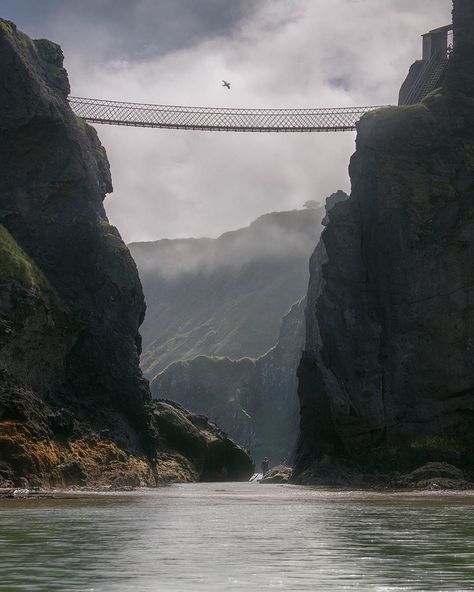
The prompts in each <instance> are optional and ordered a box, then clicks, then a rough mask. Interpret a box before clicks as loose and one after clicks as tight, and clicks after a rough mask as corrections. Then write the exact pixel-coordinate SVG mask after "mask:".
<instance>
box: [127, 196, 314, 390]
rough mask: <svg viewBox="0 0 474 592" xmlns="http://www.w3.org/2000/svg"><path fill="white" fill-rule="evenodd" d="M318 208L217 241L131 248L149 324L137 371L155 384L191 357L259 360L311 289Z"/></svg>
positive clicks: (265, 219) (270, 217)
mask: <svg viewBox="0 0 474 592" xmlns="http://www.w3.org/2000/svg"><path fill="white" fill-rule="evenodd" d="M323 214H324V209H323V208H317V209H309V210H294V211H290V212H275V213H272V214H267V215H265V216H262V217H260V218H258V219H257V220H256V221H255V222H253V223H252V224H251V225H250V226H249V227H247V228H242V229H240V230H236V231H233V232H227V233H225V234H223V235H222V236H220V237H219V238H217V239H207V238H203V239H179V240H161V241H157V242H154V243H136V244H132V245H130V249H131V252H132V254H133V256H134V258H135V260H136V262H137V266H138V269H139V272H140V277H141V280H142V282H143V286H144V291H145V298H146V302H147V307H148V308H147V317H146V319H145V322H144V325H143V329H142V332H143V349H144V351H143V355H142V368H143V371H144V373H145V375H146V376H147V377H148V378H150V379H152V378H154V377H155V376H156V374H158V373H159V372H161V371H162V370H164V368H166V366H168V365H169V364H171V363H173V362H177V361H181V360H189V359H192V358H195V357H196V356H200V355H206V356H224V357H228V358H230V359H233V360H238V359H240V358H242V357H244V356H249V357H251V358H257V357H259V356H262V355H263V354H265V353H266V352H267V351H268V350H269V349H270V348H271V347H273V346H274V344H275V343H276V340H277V338H278V331H279V328H280V323H281V319H282V318H283V316H284V315H285V314H286V313H287V312H288V310H289V309H290V307H291V306H292V305H293V304H294V303H295V302H297V301H298V300H300V299H301V298H302V297H303V296H304V294H305V291H306V288H307V285H308V277H309V274H308V257H309V254H310V253H311V251H312V250H313V248H314V245H315V244H316V242H317V240H318V238H319V235H320V232H321V225H320V223H321V219H322V216H323Z"/></svg>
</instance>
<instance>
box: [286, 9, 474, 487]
mask: <svg viewBox="0 0 474 592" xmlns="http://www.w3.org/2000/svg"><path fill="white" fill-rule="evenodd" d="M454 28H455V43H456V47H455V53H454V56H453V58H452V61H451V63H450V64H449V70H448V73H447V75H446V77H445V80H444V83H443V87H442V88H440V89H438V90H437V91H435V92H434V93H432V94H431V95H430V96H428V97H427V98H426V99H425V100H424V101H423V103H422V104H419V105H414V106H410V107H394V108H388V109H383V110H379V111H377V112H374V113H371V114H369V115H367V116H365V117H364V118H363V119H362V120H361V122H360V124H359V126H358V136H357V150H356V153H355V155H354V156H353V158H352V161H351V165H350V174H351V179H352V195H351V197H350V199H349V200H347V201H345V202H343V203H340V204H337V205H336V206H335V207H334V209H333V210H332V211H331V212H330V214H329V220H328V224H327V228H326V230H325V231H324V233H323V235H322V239H321V242H320V244H319V245H318V248H317V250H316V252H315V254H314V255H313V259H312V263H311V280H310V287H309V293H308V307H307V313H306V322H307V336H306V349H305V352H304V355H303V358H302V361H301V364H300V367H299V379H300V386H299V394H300V399H301V414H302V417H301V439H300V445H299V453H298V463H297V468H296V472H295V474H296V478H297V479H298V478H299V479H300V480H302V481H304V480H309V479H311V478H312V476H313V477H314V476H315V475H317V474H318V471H319V467H320V464H321V463H323V464H325V465H327V464H328V458H333V459H339V460H340V461H341V462H344V463H346V465H347V464H349V465H350V466H352V467H355V466H357V465H358V464H360V465H365V466H369V467H374V468H377V469H378V470H382V471H383V470H387V469H388V468H389V467H392V468H393V467H396V468H398V467H401V466H402V465H403V466H405V465H407V466H413V465H415V464H416V463H418V464H421V463H422V462H423V461H430V460H434V461H448V462H454V464H462V465H465V466H468V465H469V466H472V463H473V450H474V448H473V443H474V442H473V437H474V263H473V262H474V51H473V49H474V47H473V45H474V41H473V39H474V4H473V3H472V2H471V1H470V0H457V1H456V2H455V3H454ZM328 480H330V478H328Z"/></svg>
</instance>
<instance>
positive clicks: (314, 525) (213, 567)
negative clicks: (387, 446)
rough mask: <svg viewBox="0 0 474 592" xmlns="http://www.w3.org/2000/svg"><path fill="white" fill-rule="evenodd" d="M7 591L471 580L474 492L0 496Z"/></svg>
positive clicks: (432, 584)
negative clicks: (14, 498) (35, 497)
mask: <svg viewBox="0 0 474 592" xmlns="http://www.w3.org/2000/svg"><path fill="white" fill-rule="evenodd" d="M0 573H1V579H0V591H3V592H7V591H8V592H13V591H15V592H20V591H26V590H28V592H43V591H44V592H46V591H47V592H56V591H58V592H59V591H61V592H68V591H71V592H76V591H81V592H82V591H84V592H85V591H87V592H92V591H93V592H112V591H114V592H115V591H120V592H131V591H137V592H138V591H139V592H148V591H150V592H151V591H153V592H155V591H160V592H168V591H169V592H171V591H173V592H187V591H193V592H194V591H196V592H200V591H206V592H209V591H211V592H212V591H219V592H221V591H240V590H245V591H257V590H266V589H268V590H273V589H275V590H285V591H293V590H294V591H296V590H298V591H299V590H313V591H314V590H321V591H323V590H324V591H332V590H354V589H361V590H370V591H372V590H374V591H381V592H382V591H384V592H385V591H392V590H394V591H395V590H410V591H411V590H423V591H435V590H436V591H439V590H443V591H445V590H456V591H457V592H459V591H461V590H472V589H473V587H474V494H465V493H457V494H453V493H450V494H449V495H447V494H443V493H382V494H377V493H372V492H370V493H368V492H361V491H349V492H348V491H334V490H321V489H310V488H302V487H295V486H278V485H266V486H263V485H258V484H247V483H244V484H195V485H175V486H171V487H167V488H162V489H158V490H142V491H136V492H130V493H116V494H88V495H83V494H80V495H79V494H74V495H66V496H63V495H58V497H53V498H47V499H46V498H43V499H39V498H37V499H16V500H3V501H0Z"/></svg>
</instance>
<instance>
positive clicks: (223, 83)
mask: <svg viewBox="0 0 474 592" xmlns="http://www.w3.org/2000/svg"><path fill="white" fill-rule="evenodd" d="M222 86H225V87H226V88H228V89H229V90H230V82H226V81H225V80H223V81H222Z"/></svg>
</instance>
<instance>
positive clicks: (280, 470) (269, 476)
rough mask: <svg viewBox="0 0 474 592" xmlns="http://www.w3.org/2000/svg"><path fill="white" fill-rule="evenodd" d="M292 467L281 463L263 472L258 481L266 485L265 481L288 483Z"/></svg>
mask: <svg viewBox="0 0 474 592" xmlns="http://www.w3.org/2000/svg"><path fill="white" fill-rule="evenodd" d="M291 473H292V469H291V468H290V467H285V466H283V465H278V466H276V467H273V468H272V469H270V470H269V471H268V473H265V475H264V476H263V478H262V479H260V483H261V484H262V485H266V484H267V483H268V484H270V483H288V482H289V480H290V478H291Z"/></svg>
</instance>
